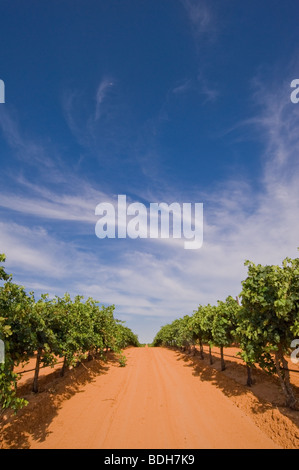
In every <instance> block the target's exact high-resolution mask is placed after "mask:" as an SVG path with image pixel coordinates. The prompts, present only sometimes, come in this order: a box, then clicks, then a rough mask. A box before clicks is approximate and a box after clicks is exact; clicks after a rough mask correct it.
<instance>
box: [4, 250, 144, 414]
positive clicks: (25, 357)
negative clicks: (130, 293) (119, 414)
mask: <svg viewBox="0 0 299 470" xmlns="http://www.w3.org/2000/svg"><path fill="white" fill-rule="evenodd" d="M4 261H5V256H4V255H3V254H2V255H1V254H0V262H4ZM0 281H2V284H3V285H2V286H0V340H2V344H3V343H4V346H5V361H4V362H3V363H2V364H0V406H1V407H2V408H3V409H5V408H13V409H15V410H17V409H19V408H21V407H23V406H24V405H25V404H26V401H25V400H24V399H22V398H19V397H17V394H16V387H17V381H18V378H19V376H18V374H16V373H15V372H14V370H15V368H16V367H17V366H18V365H19V364H21V363H22V364H24V363H26V362H28V361H29V359H30V358H32V357H33V355H35V356H36V367H35V373H34V380H33V387H32V390H33V391H34V392H37V391H38V377H39V370H40V367H42V366H53V365H54V364H55V363H57V361H58V360H59V359H62V358H63V367H62V369H61V375H63V374H64V372H65V370H66V368H68V367H70V366H74V365H75V364H78V362H80V361H82V359H83V358H88V359H91V358H93V357H95V356H97V357H102V358H103V357H104V351H105V350H108V349H109V350H111V351H114V352H116V353H118V354H119V361H120V365H124V364H125V357H124V356H123V355H122V354H121V350H122V349H123V348H125V347H127V346H129V345H132V346H139V341H138V338H137V336H136V335H135V334H134V333H133V332H132V331H131V330H130V329H129V328H128V327H126V326H125V325H124V324H123V322H121V321H119V320H117V319H115V318H114V315H113V312H114V308H115V307H114V305H111V306H108V307H104V306H101V307H100V306H99V304H98V302H97V301H95V300H94V299H92V298H88V299H87V300H86V301H84V298H83V297H82V296H79V295H78V296H76V297H75V299H74V300H72V299H71V297H70V295H69V294H65V295H64V296H63V297H58V296H56V297H55V298H54V299H50V298H49V296H48V294H45V295H42V296H41V297H40V299H39V300H35V298H34V294H33V293H30V294H27V293H26V291H25V289H24V287H22V286H19V285H17V284H15V283H13V282H12V276H11V275H8V274H7V273H6V271H5V269H4V267H3V266H0Z"/></svg>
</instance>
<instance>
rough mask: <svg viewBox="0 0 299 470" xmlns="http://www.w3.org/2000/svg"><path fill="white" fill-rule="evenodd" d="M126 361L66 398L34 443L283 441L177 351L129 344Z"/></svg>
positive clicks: (262, 444)
mask: <svg viewBox="0 0 299 470" xmlns="http://www.w3.org/2000/svg"><path fill="white" fill-rule="evenodd" d="M125 355H126V357H127V365H126V367H124V368H121V367H119V366H117V365H112V366H111V367H110V368H109V371H108V373H107V374H104V375H98V376H96V377H95V379H94V380H93V381H92V382H89V383H86V384H84V385H83V386H82V388H81V389H80V391H79V392H78V393H76V394H74V395H73V396H72V397H71V398H70V399H68V400H65V401H64V402H63V403H62V406H61V408H59V409H58V410H57V414H56V416H55V417H54V418H53V420H52V421H51V422H50V423H49V426H48V428H47V434H46V436H44V437H43V439H39V440H37V439H36V440H34V439H33V437H32V436H30V438H29V444H30V447H31V448H51V449H54V448H76V449H79V448H85V449H86V448H90V449H91V448H100V449H139V448H145V449H188V448H190V449H208V448H233V449H237V448H251V449H253V448H268V449H269V448H277V447H278V446H277V444H275V443H274V442H273V441H272V440H271V439H270V438H269V437H268V436H266V435H265V434H263V433H262V431H261V430H260V429H259V428H258V427H257V426H256V425H255V424H254V423H253V421H252V420H251V419H250V418H249V417H248V416H247V415H246V414H244V413H243V412H242V411H241V410H240V409H239V408H238V407H236V406H235V405H234V404H233V403H232V402H231V400H230V399H229V398H228V397H226V396H225V395H224V394H223V393H222V392H221V391H220V390H219V389H217V388H216V387H215V386H214V385H213V384H211V383H210V382H206V381H201V379H200V377H198V376H196V375H194V371H193V369H192V367H188V365H186V364H185V363H184V362H183V361H180V360H179V357H178V355H177V354H176V353H175V352H174V351H170V350H167V349H163V348H148V347H146V348H129V349H127V350H126V351H125Z"/></svg>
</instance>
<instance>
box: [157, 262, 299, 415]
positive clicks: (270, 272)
mask: <svg viewBox="0 0 299 470" xmlns="http://www.w3.org/2000/svg"><path fill="white" fill-rule="evenodd" d="M245 265H246V266H248V272H247V278H246V279H245V280H244V281H243V282H242V290H241V293H240V295H239V296H238V297H236V298H233V297H232V296H229V297H227V299H226V300H225V301H218V302H217V305H210V304H208V305H204V306H202V305H200V306H199V307H198V309H197V310H196V311H194V312H193V314H192V315H185V316H184V317H182V318H178V319H176V320H174V321H173V322H172V323H169V324H167V325H164V326H163V327H162V328H161V329H160V331H159V332H158V333H157V334H156V336H155V338H154V341H153V346H168V347H179V348H183V349H186V348H187V349H191V350H193V351H194V352H195V351H196V350H197V349H196V345H197V347H198V348H199V354H200V357H201V358H203V347H202V345H203V343H205V344H208V345H209V351H210V362H212V355H211V348H212V347H213V346H215V347H219V348H220V352H221V369H222V370H224V369H225V362H224V355H223V348H225V347H229V346H232V345H233V344H238V346H239V347H240V350H241V352H240V356H241V357H242V359H243V360H244V362H245V364H246V366H247V372H248V374H247V375H248V376H247V384H248V385H249V386H251V385H252V369H253V368H255V367H256V366H257V365H258V366H260V367H261V368H262V369H263V370H265V371H266V372H267V373H269V374H277V376H278V377H279V381H280V384H281V387H282V390H283V393H284V396H285V400H286V406H288V407H290V408H292V409H298V403H297V400H296V397H295V394H294V391H293V389H292V386H291V384H290V375H289V369H288V363H287V360H286V358H285V357H286V356H287V355H289V353H290V346H291V343H292V341H293V340H294V339H295V338H298V337H299V258H295V259H291V258H286V259H284V260H283V262H282V265H281V266H275V265H267V266H263V265H261V264H258V265H255V264H254V263H252V262H250V261H246V262H245ZM239 298H240V300H241V302H240V301H239Z"/></svg>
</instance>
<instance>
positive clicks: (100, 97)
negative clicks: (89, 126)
mask: <svg viewBox="0 0 299 470" xmlns="http://www.w3.org/2000/svg"><path fill="white" fill-rule="evenodd" d="M113 85H114V82H113V81H112V80H111V79H109V78H104V79H103V80H102V81H101V82H100V84H99V86H98V89H97V93H96V109H95V120H98V119H99V117H100V115H101V107H102V103H103V101H104V99H105V97H106V96H107V93H108V90H109V89H110V88H111V87H112V86H113Z"/></svg>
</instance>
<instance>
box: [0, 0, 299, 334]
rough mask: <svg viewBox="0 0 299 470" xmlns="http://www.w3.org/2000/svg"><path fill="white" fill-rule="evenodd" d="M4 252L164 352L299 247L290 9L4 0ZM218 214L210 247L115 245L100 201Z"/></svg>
mask: <svg viewBox="0 0 299 470" xmlns="http://www.w3.org/2000/svg"><path fill="white" fill-rule="evenodd" d="M0 12H1V13H0V79H2V80H3V81H4V83H5V103H4V104H0V159H1V172H0V187H1V191H0V252H3V253H5V254H6V257H7V260H6V268H7V271H9V272H11V273H12V274H13V276H14V280H15V282H17V283H19V284H22V285H24V286H25V287H26V289H28V291H30V290H33V291H34V292H35V293H36V296H37V297H38V296H39V295H40V294H41V293H45V292H48V293H49V294H50V295H55V294H57V295H63V294H64V292H69V293H70V294H71V295H76V294H81V295H84V297H85V298H87V297H88V296H92V297H94V298H95V299H97V300H99V301H100V302H103V303H104V304H115V307H116V308H115V316H116V317H117V318H119V319H122V320H125V321H126V323H127V325H128V326H129V327H130V328H132V329H133V330H134V331H135V332H136V333H137V334H138V336H139V339H140V341H142V342H150V341H152V339H153V336H154V335H155V333H156V332H157V331H158V330H159V328H160V327H161V326H162V325H163V324H165V323H167V322H170V321H172V320H173V319H174V318H177V317H181V316H183V315H185V314H192V312H193V310H195V309H196V308H197V307H198V305H199V304H206V303H208V302H210V303H215V302H216V301H217V300H218V299H219V300H224V299H225V298H226V297H227V296H228V295H233V296H236V295H238V294H239V292H240V290H241V281H242V280H243V279H244V278H245V277H246V272H247V271H246V268H245V267H244V261H245V260H246V259H250V260H252V261H254V262H256V263H264V264H266V263H269V264H280V263H281V261H282V259H283V258H284V257H286V256H290V257H296V256H297V247H298V246H299V239H298V233H299V217H298V209H299V165H298V151H299V132H298V125H299V103H298V104H294V103H292V102H291V100H290V94H291V91H292V89H291V88H290V83H291V81H292V80H293V79H296V78H299V56H298V39H299V38H298V36H299V33H298V20H299V10H298V5H297V4H296V2H292V1H290V0H286V1H285V2H282V1H275V0H263V1H262V2H260V1H259V2H258V1H255V0H251V1H249V0H246V1H243V2H240V1H239V0H221V1H220V0H212V1H211V0H210V1H207V0H206V1H204V0H165V1H163V2H153V1H151V0H122V1H120V0H119V1H116V0H109V1H108V0H88V1H83V0H72V1H70V0H68V1H66V0H59V1H58V0H51V2H40V1H37V0H36V1H32V0H28V1H26V2H24V1H22V0H18V1H16V0H11V1H5V0H1V1H0ZM121 194H125V195H127V199H128V201H129V202H142V203H143V204H145V205H146V206H149V204H150V203H151V202H166V203H168V204H170V203H172V202H179V203H183V202H190V203H193V204H194V203H196V202H197V203H203V205H204V242H203V246H202V248H200V249H199V250H185V249H184V248H183V242H182V243H181V240H174V239H169V240H165V239H164V240H162V239H136V240H131V239H129V238H126V239H122V240H121V239H104V240H100V239H99V238H97V237H96V235H95V224H96V222H97V220H98V217H97V216H96V215H95V208H96V206H97V204H99V203H101V202H114V201H116V199H117V196H118V195H121Z"/></svg>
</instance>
